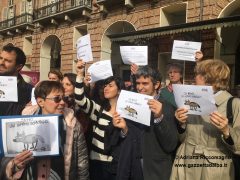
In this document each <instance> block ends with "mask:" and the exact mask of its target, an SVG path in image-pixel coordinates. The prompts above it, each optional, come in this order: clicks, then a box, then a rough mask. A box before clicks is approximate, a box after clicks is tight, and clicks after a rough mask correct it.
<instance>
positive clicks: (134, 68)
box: [131, 64, 138, 75]
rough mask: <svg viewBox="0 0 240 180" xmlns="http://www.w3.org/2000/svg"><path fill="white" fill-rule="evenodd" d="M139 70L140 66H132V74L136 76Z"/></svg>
mask: <svg viewBox="0 0 240 180" xmlns="http://www.w3.org/2000/svg"><path fill="white" fill-rule="evenodd" d="M137 70H138V65H136V64H132V65H131V74H132V75H135V74H136V73H137Z"/></svg>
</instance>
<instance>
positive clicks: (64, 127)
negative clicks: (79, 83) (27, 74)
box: [0, 81, 89, 180]
mask: <svg viewBox="0 0 240 180" xmlns="http://www.w3.org/2000/svg"><path fill="white" fill-rule="evenodd" d="M34 94H35V98H36V101H37V103H38V106H39V108H38V110H37V111H36V112H34V115H48V114H49V115H50V114H62V115H63V116H62V117H61V116H60V117H59V124H60V126H59V128H60V129H59V132H61V133H59V139H60V142H61V143H60V147H59V152H60V155H59V156H50V157H36V158H34V159H33V157H32V152H31V151H23V152H22V153H20V154H18V155H17V156H16V157H14V158H13V159H8V162H7V163H6V166H5V173H4V174H5V175H4V178H3V179H24V180H35V179H39V178H40V177H41V178H46V179H56V180H61V179H65V180H75V179H79V180H88V179H89V172H88V154H87V148H86V142H85V138H84V135H83V133H82V130H81V125H80V124H79V123H78V121H77V120H76V118H75V117H74V112H73V110H72V109H69V108H66V107H65V102H64V88H63V86H62V84H61V83H60V82H57V81H42V82H41V83H39V84H38V86H37V87H36V89H35V91H34ZM32 114H33V111H30V110H29V111H25V114H24V115H32ZM64 135H65V136H64ZM0 177H1V176H0Z"/></svg>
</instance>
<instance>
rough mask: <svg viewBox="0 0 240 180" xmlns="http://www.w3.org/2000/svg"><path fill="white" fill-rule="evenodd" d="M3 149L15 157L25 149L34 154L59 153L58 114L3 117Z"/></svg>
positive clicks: (8, 154)
mask: <svg viewBox="0 0 240 180" xmlns="http://www.w3.org/2000/svg"><path fill="white" fill-rule="evenodd" d="M1 118H2V119H1V123H2V126H1V128H2V131H1V132H2V141H3V151H4V155H5V156H6V157H13V156H16V154H18V153H20V152H22V151H23V150H24V149H25V150H31V151H32V152H33V156H48V155H58V154H59V139H58V135H59V130H58V118H59V117H58V116H16V117H10V118H9V117H8V118H7V117H3V116H2V117H1Z"/></svg>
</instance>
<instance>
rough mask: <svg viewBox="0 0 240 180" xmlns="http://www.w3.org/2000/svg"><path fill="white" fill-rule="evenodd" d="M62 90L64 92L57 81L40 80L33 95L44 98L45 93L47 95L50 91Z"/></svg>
mask: <svg viewBox="0 0 240 180" xmlns="http://www.w3.org/2000/svg"><path fill="white" fill-rule="evenodd" d="M55 90H57V91H62V92H64V88H63V86H62V84H61V83H60V82H58V81H42V82H40V83H39V84H38V85H37V87H36V88H35V91H34V95H35V98H38V97H40V98H43V99H45V98H46V97H47V95H49V94H50V93H51V92H52V91H55Z"/></svg>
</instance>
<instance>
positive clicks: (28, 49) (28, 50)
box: [23, 36, 33, 56]
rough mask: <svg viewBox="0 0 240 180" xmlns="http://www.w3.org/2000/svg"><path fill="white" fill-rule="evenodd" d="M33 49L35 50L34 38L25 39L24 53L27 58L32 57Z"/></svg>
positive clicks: (27, 37)
mask: <svg viewBox="0 0 240 180" xmlns="http://www.w3.org/2000/svg"><path fill="white" fill-rule="evenodd" d="M32 49H33V45H32V36H26V37H24V40H23V51H24V53H25V54H26V55H27V56H28V55H32Z"/></svg>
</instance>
